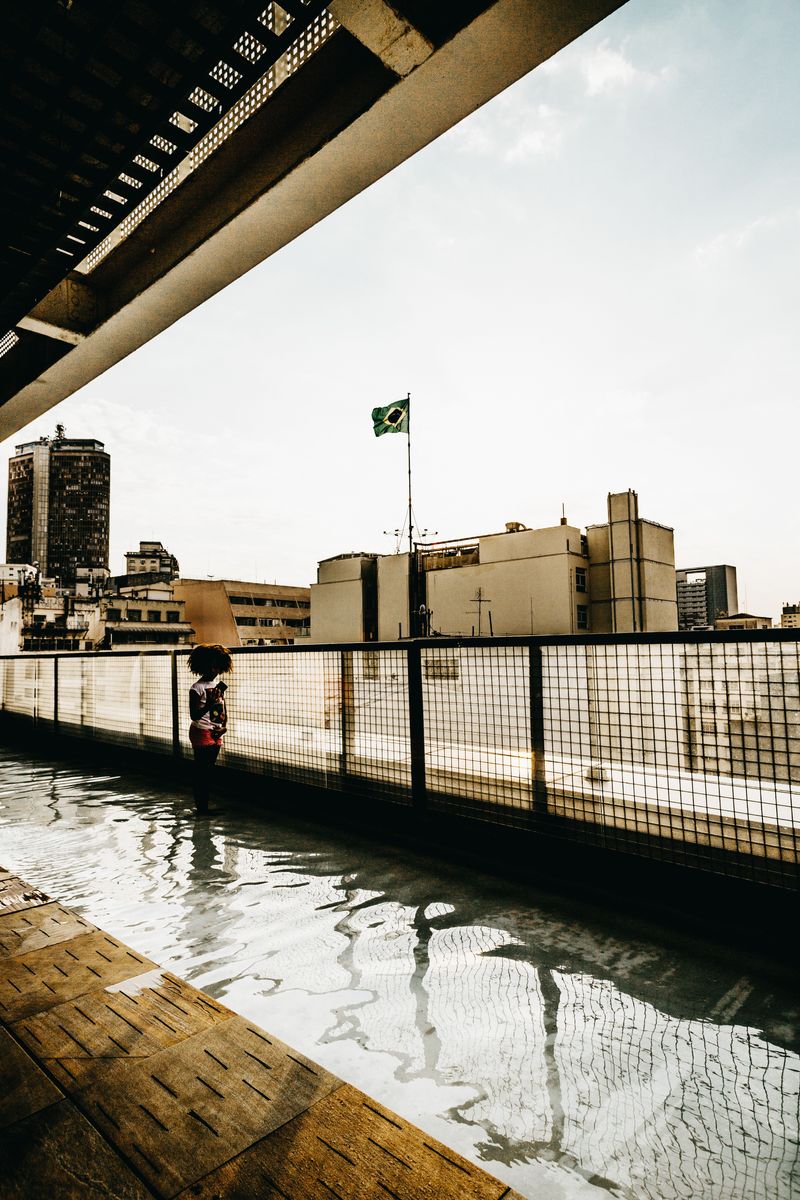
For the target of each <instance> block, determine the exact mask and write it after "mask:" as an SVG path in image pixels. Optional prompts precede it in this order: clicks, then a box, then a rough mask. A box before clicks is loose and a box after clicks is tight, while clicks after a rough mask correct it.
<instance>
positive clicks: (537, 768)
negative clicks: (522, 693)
mask: <svg viewBox="0 0 800 1200" xmlns="http://www.w3.org/2000/svg"><path fill="white" fill-rule="evenodd" d="M528 662H529V669H530V696H531V772H532V778H531V782H532V785H533V811H534V813H536V814H537V816H546V815H547V780H546V777H545V771H544V687H543V681H542V647H541V644H540V643H539V642H531V643H530V645H529V647H528Z"/></svg>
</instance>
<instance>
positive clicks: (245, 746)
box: [0, 635, 800, 887]
mask: <svg viewBox="0 0 800 1200" xmlns="http://www.w3.org/2000/svg"><path fill="white" fill-rule="evenodd" d="M56 659H57V662H56V661H55V660H56ZM412 661H413V663H414V670H413V672H411V671H410V667H409V664H410V663H411V662H412ZM173 663H174V668H175V672H176V679H175V692H173V674H172V672H173ZM234 667H235V669H234V672H233V674H232V676H231V677H230V681H229V682H230V689H229V691H228V693H227V703H228V712H229V726H228V732H227V735H226V736H225V739H224V742H223V750H222V754H221V757H220V763H221V764H227V765H228V766H229V767H234V768H237V769H239V770H243V771H249V772H254V773H257V774H263V775H265V776H269V777H272V778H275V779H283V780H287V781H293V782H298V783H308V784H312V785H315V786H318V787H323V788H328V789H336V790H344V791H348V792H352V793H357V794H361V795H367V796H374V797H375V798H376V800H389V801H392V802H395V803H397V802H400V803H404V804H409V803H413V804H414V805H415V807H417V808H418V809H420V810H421V809H424V808H426V807H427V808H428V809H431V810H434V811H451V812H455V813H458V814H459V815H462V816H467V817H471V818H476V819H480V820H483V821H488V822H491V823H493V824H497V825H511V826H516V827H520V828H524V829H526V830H527V831H528V832H529V833H531V834H533V835H539V834H545V835H547V836H548V837H557V838H560V839H564V840H567V841H573V842H576V841H577V842H583V843H589V844H595V845H599V846H604V847H608V848H610V849H613V850H616V851H621V852H624V853H627V854H633V855H640V856H645V857H648V858H653V859H661V860H664V861H668V862H673V863H677V864H680V865H682V866H690V867H695V868H700V869H702V870H707V871H715V872H721V873H724V874H728V875H735V876H739V877H742V878H748V879H753V880H758V881H761V882H769V883H772V884H778V885H783V886H787V887H789V886H796V882H797V875H798V870H797V866H798V836H797V827H798V805H797V803H796V800H797V794H798V787H799V786H800V638H792V637H780V638H778V637H775V638H774V639H773V640H769V639H764V638H757V637H756V638H752V637H750V638H748V637H747V636H746V635H745V636H743V637H741V638H736V639H732V638H719V637H714V636H713V635H711V636H709V637H708V638H705V639H704V638H703V637H698V636H696V635H695V636H691V637H687V638H686V639H684V638H683V637H676V636H671V637H670V636H666V637H665V638H664V640H663V641H655V640H652V639H644V638H639V639H637V638H635V637H625V636H622V637H618V638H596V639H592V638H585V639H584V638H581V639H578V638H572V639H567V638H564V639H553V638H548V639H513V640H511V639H503V640H495V641H488V640H482V641H479V640H478V639H475V640H474V641H473V640H470V641H468V642H458V643H454V642H445V641H442V642H430V643H429V642H424V643H422V644H409V645H404V644H399V645H392V644H389V645H376V646H370V647H368V648H367V647H364V648H360V647H347V648H345V649H342V648H339V647H319V648H316V647H315V648H313V649H311V648H308V649H307V648H305V647H303V648H297V647H286V648H280V649H277V648H271V649H269V650H265V649H256V648H253V649H252V650H251V649H245V650H239V651H236V652H234ZM0 669H1V670H2V676H1V677H2V697H3V707H4V709H5V711H6V712H8V713H13V714H16V715H19V716H22V717H25V718H32V719H36V720H44V721H48V720H49V721H53V720H56V721H57V725H58V728H59V730H61V731H62V732H65V733H70V734H77V735H82V736H90V737H93V738H96V739H98V740H101V741H107V742H113V743H116V744H121V745H129V746H131V747H132V748H144V749H151V750H158V751H161V752H164V753H170V752H172V751H173V749H174V750H175V751H176V752H177V753H178V754H179V755H181V756H183V757H187V758H188V757H191V749H190V745H189V738H188V731H189V706H188V695H189V687H190V686H191V683H192V681H193V677H192V676H191V674H190V672H189V670H188V664H187V653H183V652H178V654H177V656H176V657H175V659H173V655H172V653H171V652H164V653H147V654H141V655H137V654H119V653H118V654H97V655H90V654H74V655H69V654H67V655H61V656H52V655H50V656H48V655H36V656H34V655H31V656H28V655H25V656H20V655H16V656H9V657H6V658H5V659H2V660H0ZM56 682H57V687H56ZM54 702H55V704H54ZM173 730H176V731H177V740H176V741H175V743H174V744H173Z"/></svg>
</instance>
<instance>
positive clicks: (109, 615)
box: [106, 608, 122, 621]
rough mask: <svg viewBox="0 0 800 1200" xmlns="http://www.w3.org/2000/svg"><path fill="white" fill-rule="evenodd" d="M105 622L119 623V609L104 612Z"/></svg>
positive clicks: (120, 614)
mask: <svg viewBox="0 0 800 1200" xmlns="http://www.w3.org/2000/svg"><path fill="white" fill-rule="evenodd" d="M106 620H107V621H121V620H122V609H121V608H109V609H108V610H107V611H106Z"/></svg>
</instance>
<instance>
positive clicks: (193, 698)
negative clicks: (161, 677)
mask: <svg viewBox="0 0 800 1200" xmlns="http://www.w3.org/2000/svg"><path fill="white" fill-rule="evenodd" d="M189 670H190V671H191V672H192V674H193V675H198V676H199V678H198V679H197V680H196V681H195V682H194V683H193V684H192V686H191V687H190V688H189V716H190V717H191V724H190V726H189V741H190V742H191V744H192V751H193V753H194V803H195V808H196V809H197V813H198V816H206V815H207V813H208V798H209V792H210V788H211V770H212V767H213V766H214V763H215V762H216V761H217V759H218V758H219V752H220V749H221V748H222V739H223V737H224V736H225V733H226V732H227V729H228V709H227V705H226V703H225V692H226V691H227V686H228V685H227V684H226V683H224V682H222V680H221V679H220V675H227V674H228V673H229V672H230V671H232V670H233V658H232V657H231V654H230V651H229V650H227V649H226V648H225V646H219V645H210V644H203V645H200V646H195V648H194V650H192V652H191V654H190V655H189Z"/></svg>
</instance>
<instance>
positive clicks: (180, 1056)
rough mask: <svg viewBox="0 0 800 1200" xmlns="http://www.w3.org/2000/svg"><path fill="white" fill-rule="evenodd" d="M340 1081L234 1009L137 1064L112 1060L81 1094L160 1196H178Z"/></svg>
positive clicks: (83, 1104) (87, 1109)
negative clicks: (226, 1016) (219, 1020)
mask: <svg viewBox="0 0 800 1200" xmlns="http://www.w3.org/2000/svg"><path fill="white" fill-rule="evenodd" d="M339 1086H341V1081H340V1080H339V1079H337V1078H336V1077H335V1076H333V1075H330V1074H328V1072H326V1071H324V1070H323V1069H322V1067H319V1066H317V1065H316V1064H315V1063H312V1062H311V1061H310V1060H309V1059H307V1058H305V1057H304V1056H303V1055H302V1054H300V1053H298V1052H297V1051H294V1050H292V1049H291V1048H290V1047H289V1046H286V1045H284V1043H283V1042H280V1041H278V1039H277V1038H273V1037H271V1036H268V1035H267V1034H265V1033H264V1032H263V1031H262V1030H260V1029H258V1027H257V1026H254V1025H253V1024H252V1023H251V1022H249V1021H246V1020H244V1018H242V1017H233V1018H231V1019H230V1020H228V1021H224V1022H222V1023H221V1024H219V1025H216V1026H214V1027H213V1028H212V1029H211V1030H207V1031H205V1032H204V1033H202V1034H198V1035H197V1036H196V1037H194V1038H190V1039H189V1040H188V1041H185V1042H181V1043H180V1044H179V1045H177V1046H173V1047H171V1048H170V1049H168V1050H163V1051H162V1052H161V1053H160V1054H157V1055H154V1056H153V1057H152V1058H150V1059H148V1060H147V1061H146V1062H145V1063H144V1064H142V1065H141V1066H138V1067H135V1068H133V1069H131V1068H130V1067H126V1066H125V1064H122V1063H120V1062H119V1061H117V1062H115V1063H109V1064H108V1069H107V1071H106V1072H105V1073H104V1075H103V1077H102V1078H99V1079H98V1080H96V1081H95V1082H93V1083H92V1084H90V1085H89V1087H87V1088H86V1089H85V1090H84V1091H82V1092H81V1093H80V1100H79V1103H80V1105H81V1107H82V1109H83V1111H84V1112H86V1114H87V1115H88V1116H89V1118H90V1119H91V1121H92V1122H93V1124H96V1125H97V1126H98V1128H99V1129H101V1130H102V1132H103V1134H104V1135H105V1137H107V1138H108V1140H109V1141H110V1142H111V1143H112V1144H113V1145H114V1146H116V1147H117V1149H118V1150H119V1151H120V1152H121V1153H122V1154H124V1155H125V1157H126V1158H127V1159H128V1160H129V1161H130V1162H132V1163H134V1164H135V1165H136V1167H137V1169H138V1170H139V1171H140V1172H141V1173H142V1175H143V1176H144V1178H145V1179H146V1180H147V1181H148V1183H149V1184H150V1186H151V1187H152V1188H154V1190H155V1191H156V1192H157V1193H158V1194H159V1195H160V1196H174V1195H175V1194H176V1193H177V1192H179V1191H180V1190H181V1189H182V1188H185V1187H186V1186H187V1185H188V1184H190V1183H193V1182H194V1181H195V1180H197V1179H199V1178H200V1177H201V1176H203V1175H205V1174H207V1173H208V1172H209V1171H211V1170H213V1169H214V1168H215V1167H218V1166H219V1165H220V1164H221V1163H223V1162H225V1161H226V1160H227V1159H229V1158H230V1157H231V1156H232V1155H234V1154H238V1153H239V1152H240V1151H241V1150H243V1149H245V1147H247V1146H250V1145H252V1144H253V1143H254V1142H255V1141H257V1140H258V1139H259V1138H262V1137H264V1135H265V1134H267V1133H270V1132H271V1131H272V1130H274V1129H276V1128H278V1126H280V1125H282V1124H284V1122H286V1121H289V1120H291V1118H292V1117H294V1116H297V1114H298V1113H300V1112H302V1111H303V1110H304V1109H305V1108H307V1107H308V1106H309V1105H310V1104H313V1103H314V1101H315V1100H318V1099H319V1098H320V1097H322V1096H324V1095H327V1093H329V1092H330V1091H331V1090H332V1089H333V1088H336V1087H339Z"/></svg>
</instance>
